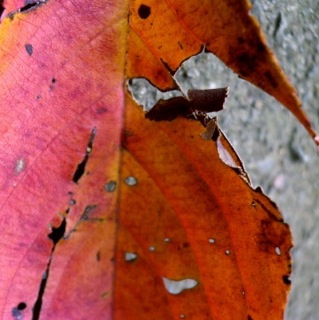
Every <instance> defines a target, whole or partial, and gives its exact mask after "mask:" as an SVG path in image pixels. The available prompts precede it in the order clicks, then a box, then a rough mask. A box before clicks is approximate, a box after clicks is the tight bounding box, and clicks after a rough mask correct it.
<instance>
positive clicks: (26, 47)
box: [24, 43, 33, 56]
mask: <svg viewBox="0 0 319 320" xmlns="http://www.w3.org/2000/svg"><path fill="white" fill-rule="evenodd" d="M24 47H25V50H26V51H27V53H28V55H29V56H32V53H33V47H32V44H30V43H27V44H26V45H25V46H24Z"/></svg>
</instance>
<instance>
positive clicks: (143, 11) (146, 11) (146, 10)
mask: <svg viewBox="0 0 319 320" xmlns="http://www.w3.org/2000/svg"><path fill="white" fill-rule="evenodd" d="M150 14H151V8H150V7H149V6H146V5H145V4H141V5H140V7H139V8H138V15H139V16H140V18H141V19H147V18H148V17H149V15H150Z"/></svg>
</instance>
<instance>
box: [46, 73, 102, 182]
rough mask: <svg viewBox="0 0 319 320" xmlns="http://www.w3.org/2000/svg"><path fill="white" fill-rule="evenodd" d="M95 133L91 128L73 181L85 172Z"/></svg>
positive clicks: (76, 180) (77, 179)
mask: <svg viewBox="0 0 319 320" xmlns="http://www.w3.org/2000/svg"><path fill="white" fill-rule="evenodd" d="M52 81H53V79H52ZM95 134H96V129H95V128H93V130H92V132H91V135H90V139H89V142H88V145H87V147H86V151H85V156H84V158H83V160H82V161H81V162H80V163H79V164H78V166H77V168H76V170H75V172H74V174H73V178H72V180H73V182H75V183H78V181H79V180H80V179H81V177H82V176H83V174H84V172H85V167H86V164H87V162H88V160H89V156H90V153H91V152H92V149H93V141H94V138H95Z"/></svg>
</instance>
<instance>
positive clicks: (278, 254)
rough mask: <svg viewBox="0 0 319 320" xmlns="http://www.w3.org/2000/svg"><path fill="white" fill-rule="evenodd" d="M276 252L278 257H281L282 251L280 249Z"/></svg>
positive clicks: (276, 249)
mask: <svg viewBox="0 0 319 320" xmlns="http://www.w3.org/2000/svg"><path fill="white" fill-rule="evenodd" d="M275 252H276V254H277V256H281V250H280V248H279V247H276V248H275Z"/></svg>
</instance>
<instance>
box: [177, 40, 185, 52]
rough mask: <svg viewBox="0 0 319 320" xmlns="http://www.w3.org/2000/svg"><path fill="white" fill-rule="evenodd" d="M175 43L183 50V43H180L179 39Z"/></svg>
mask: <svg viewBox="0 0 319 320" xmlns="http://www.w3.org/2000/svg"><path fill="white" fill-rule="evenodd" d="M177 44H178V46H179V47H180V48H181V50H184V47H183V45H182V44H181V43H180V42H179V41H178V42H177Z"/></svg>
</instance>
